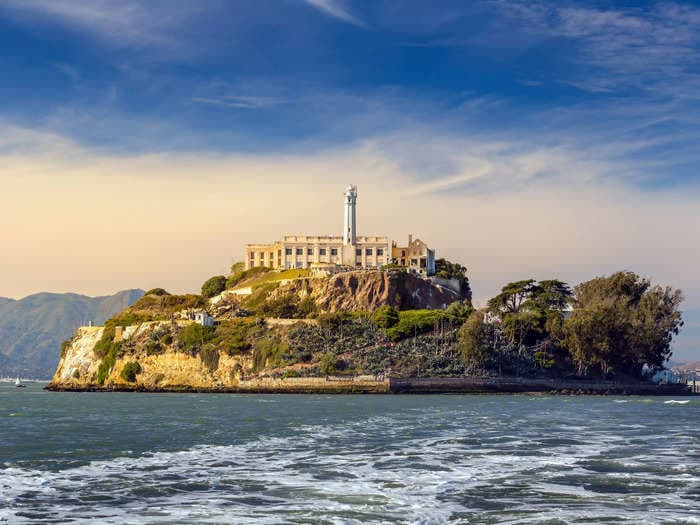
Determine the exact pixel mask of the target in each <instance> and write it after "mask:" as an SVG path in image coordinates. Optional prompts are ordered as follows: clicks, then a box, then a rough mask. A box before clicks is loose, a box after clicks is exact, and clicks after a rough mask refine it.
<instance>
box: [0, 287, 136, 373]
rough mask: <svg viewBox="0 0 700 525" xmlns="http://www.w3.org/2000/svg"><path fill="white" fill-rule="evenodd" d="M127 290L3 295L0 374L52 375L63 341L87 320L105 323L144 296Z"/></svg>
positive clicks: (0, 328) (0, 308)
mask: <svg viewBox="0 0 700 525" xmlns="http://www.w3.org/2000/svg"><path fill="white" fill-rule="evenodd" d="M143 294H144V292H143V290H138V289H134V290H124V291H122V292H118V293H116V294H114V295H110V296H104V297H87V296H85V295H78V294H73V293H64V294H57V293H38V294H35V295H30V296H28V297H25V298H24V299H20V300H15V299H7V298H4V297H0V376H14V375H18V374H19V375H21V376H22V377H31V378H47V379H48V378H50V377H51V375H52V374H53V372H54V371H55V370H56V365H57V364H58V358H59V354H60V350H61V341H63V340H65V339H68V338H69V337H70V336H71V335H72V334H73V333H74V332H75V329H76V328H77V327H78V326H80V325H83V324H87V323H88V321H93V322H94V323H95V324H102V323H104V321H105V320H106V319H108V318H110V317H112V316H113V315H114V314H115V313H117V312H119V311H121V310H123V309H124V308H126V307H128V306H129V305H131V304H133V303H134V302H135V301H137V300H138V299H139V298H141V297H142V296H143Z"/></svg>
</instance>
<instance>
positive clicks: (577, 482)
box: [0, 385, 700, 524]
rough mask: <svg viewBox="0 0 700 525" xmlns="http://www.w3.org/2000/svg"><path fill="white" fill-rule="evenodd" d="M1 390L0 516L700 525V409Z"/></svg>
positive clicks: (626, 402) (540, 400)
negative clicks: (677, 524)
mask: <svg viewBox="0 0 700 525" xmlns="http://www.w3.org/2000/svg"><path fill="white" fill-rule="evenodd" d="M674 401H676V402H671V400H669V399H665V398H637V397H629V398H610V397H546V396H532V397H530V396H301V395H299V396H270V395H268V396H260V395H207V394H183V395H174V394H168V395H164V394H129V393H124V394H119V393H114V394H104V393H90V394H73V393H50V392H44V391H42V390H41V389H40V386H37V385H32V386H30V387H29V388H26V389H16V388H14V387H13V386H11V385H1V386H0V522H8V523H24V522H40V523H50V522H67V521H75V522H81V523H193V522H199V523H252V522H255V523H523V524H525V523H527V524H531V523H546V524H558V523H636V524H640V523H700V399H698V398H695V399H683V398H679V399H676V400H674Z"/></svg>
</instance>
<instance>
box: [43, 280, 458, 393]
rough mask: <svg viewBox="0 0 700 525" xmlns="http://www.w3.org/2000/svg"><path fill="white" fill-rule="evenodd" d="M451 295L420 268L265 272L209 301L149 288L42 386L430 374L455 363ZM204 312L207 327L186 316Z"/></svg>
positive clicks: (288, 383)
mask: <svg viewBox="0 0 700 525" xmlns="http://www.w3.org/2000/svg"><path fill="white" fill-rule="evenodd" d="M241 290H243V291H241ZM458 299H459V296H458V295H457V294H456V293H455V292H453V291H451V290H449V289H448V288H446V287H440V286H437V285H435V284H433V283H432V282H431V281H429V280H425V279H422V278H421V277H419V276H416V275H411V274H407V273H405V272H380V271H362V272H360V271H357V272H347V273H341V274H336V275H332V276H328V277H312V276H310V275H308V274H306V273H303V272H282V273H272V272H269V273H268V274H265V275H263V276H260V275H257V276H256V277H255V279H253V280H248V281H245V282H243V283H241V285H240V286H239V287H238V288H235V289H230V290H228V291H226V292H224V293H222V294H221V295H219V296H216V297H214V298H212V299H209V300H207V299H205V298H203V297H201V296H198V295H183V296H175V295H170V294H167V292H165V291H154V293H150V294H148V295H146V296H144V297H143V298H141V299H140V300H138V301H137V302H136V303H135V304H133V305H132V306H131V307H129V308H127V309H125V310H124V311H122V312H120V313H119V314H117V315H115V316H114V317H113V318H111V319H110V320H108V321H107V323H106V324H105V326H104V327H83V328H80V329H79V330H78V331H77V333H76V334H75V336H74V337H73V338H72V339H71V340H70V341H69V342H68V343H66V344H65V345H64V346H63V348H62V351H61V359H60V362H59V364H58V367H57V369H56V373H55V374H54V377H53V380H52V382H51V385H50V388H53V389H59V390H61V389H76V390H90V389H115V388H116V389H145V390H213V391H279V390H283V391H298V392H304V391H348V390H349V391H363V392H378V391H386V389H387V385H388V383H387V380H386V378H385V377H386V375H387V373H388V372H389V371H392V373H398V374H404V375H411V374H414V373H416V371H417V370H421V369H423V370H424V371H426V370H432V369H433V368H434V367H433V368H431V367H432V365H431V364H430V363H431V360H436V359H437V360H436V361H435V363H437V365H436V366H441V367H444V366H445V365H446V364H447V367H448V368H447V369H446V370H448V369H449V370H453V369H455V367H457V368H459V366H460V364H459V358H458V354H457V353H456V352H454V341H455V333H456V328H457V326H459V324H461V322H462V321H463V319H458V318H456V317H455V316H454V314H453V313H451V312H450V311H449V310H448V311H446V310H444V308H445V307H446V306H447V305H448V304H450V303H453V302H455V301H456V300H458ZM379 307H392V308H393V310H392V311H393V312H394V313H393V314H392V315H390V316H389V317H390V322H387V319H382V320H376V319H374V314H373V313H372V312H374V311H376V310H377V308H379ZM202 310H206V311H207V312H208V313H209V314H210V315H211V316H212V317H213V318H214V319H215V324H214V326H211V327H209V326H202V325H201V324H198V323H196V322H195V321H194V320H193V313H194V312H195V311H202ZM385 313H386V312H385ZM302 317H303V318H302ZM281 318H282V319H281ZM409 339H410V341H409ZM438 340H439V343H438V344H439V345H440V346H441V348H442V351H443V353H445V352H447V353H449V358H448V359H447V360H446V359H445V355H447V354H445V355H442V354H440V352H435V351H434V348H433V347H434V346H435V344H436V343H437V342H438ZM431 348H433V350H430V349H431ZM428 354H429V355H430V357H429V358H428V359H427V360H426V359H425V355H428Z"/></svg>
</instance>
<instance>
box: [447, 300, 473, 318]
mask: <svg viewBox="0 0 700 525" xmlns="http://www.w3.org/2000/svg"><path fill="white" fill-rule="evenodd" d="M472 312H474V307H473V306H472V305H471V303H469V302H467V301H455V302H454V303H452V304H450V305H449V306H448V307H447V308H446V309H445V315H447V317H448V318H449V319H451V320H454V321H455V322H460V321H461V322H464V321H466V320H467V319H468V318H469V316H470V315H471V314H472Z"/></svg>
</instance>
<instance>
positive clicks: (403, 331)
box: [386, 310, 445, 341]
mask: <svg viewBox="0 0 700 525" xmlns="http://www.w3.org/2000/svg"><path fill="white" fill-rule="evenodd" d="M444 317H445V313H444V312H443V311H442V310H405V311H402V312H399V322H398V323H397V324H396V325H395V326H393V327H391V328H389V329H388V330H387V331H386V333H387V336H389V339H391V340H392V341H400V340H401V339H405V338H407V337H413V336H415V335H419V334H424V333H426V332H429V331H431V330H433V329H435V324H436V322H437V321H439V320H440V319H443V318H444Z"/></svg>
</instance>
